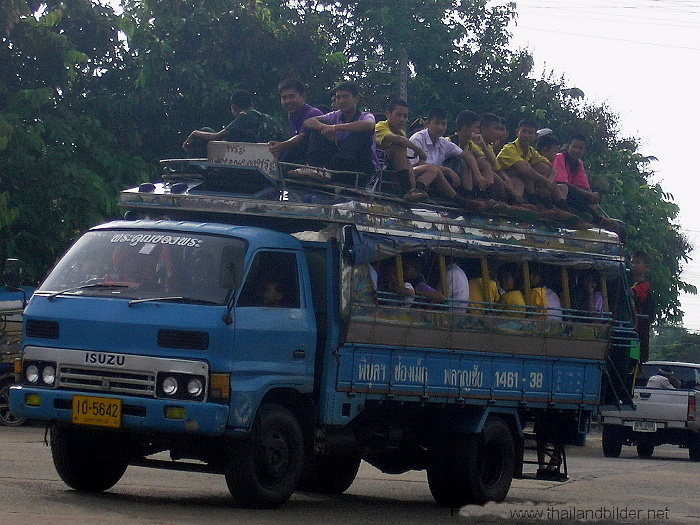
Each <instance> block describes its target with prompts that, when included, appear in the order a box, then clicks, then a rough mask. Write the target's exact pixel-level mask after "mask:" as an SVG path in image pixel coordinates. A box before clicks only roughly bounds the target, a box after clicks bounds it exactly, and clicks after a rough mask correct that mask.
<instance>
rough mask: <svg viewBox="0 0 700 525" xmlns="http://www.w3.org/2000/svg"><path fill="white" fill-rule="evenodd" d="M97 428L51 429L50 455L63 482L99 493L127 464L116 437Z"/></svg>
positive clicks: (107, 486) (119, 477)
mask: <svg viewBox="0 0 700 525" xmlns="http://www.w3.org/2000/svg"><path fill="white" fill-rule="evenodd" d="M108 437H109V436H107V435H106V434H105V433H103V432H100V431H97V430H83V429H78V428H72V427H53V428H52V429H51V456H52V457H53V464H54V466H55V467H56V472H58V475H59V476H60V477H61V479H62V480H63V482H64V483H65V484H66V485H68V486H69V487H71V488H72V489H75V490H77V491H80V492H102V491H104V490H107V489H109V488H111V487H113V486H114V485H115V484H116V483H117V481H119V480H120V479H121V477H122V476H123V475H124V472H125V471H126V467H127V466H128V461H127V459H126V456H125V454H124V453H123V451H122V450H121V449H120V448H119V446H118V445H117V443H118V440H117V439H108Z"/></svg>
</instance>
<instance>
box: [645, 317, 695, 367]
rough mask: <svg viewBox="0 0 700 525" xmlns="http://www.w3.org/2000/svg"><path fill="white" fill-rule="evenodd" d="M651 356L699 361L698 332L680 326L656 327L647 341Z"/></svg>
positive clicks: (691, 361) (660, 358)
mask: <svg viewBox="0 0 700 525" xmlns="http://www.w3.org/2000/svg"><path fill="white" fill-rule="evenodd" d="M649 348H650V353H651V358H652V359H656V360H663V361H683V362H686V363H700V334H698V333H692V332H688V331H687V330H686V329H685V328H683V327H682V326H677V325H662V326H659V327H657V328H656V329H655V330H654V333H653V334H652V337H651V339H650V341H649Z"/></svg>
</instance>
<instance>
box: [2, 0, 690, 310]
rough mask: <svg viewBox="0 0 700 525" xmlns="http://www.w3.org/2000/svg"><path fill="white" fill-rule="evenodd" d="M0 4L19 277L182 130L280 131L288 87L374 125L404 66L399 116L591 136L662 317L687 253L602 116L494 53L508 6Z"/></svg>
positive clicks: (7, 238)
mask: <svg viewBox="0 0 700 525" xmlns="http://www.w3.org/2000/svg"><path fill="white" fill-rule="evenodd" d="M122 7H123V13H121V14H120V15H117V14H115V13H114V11H113V10H112V9H111V8H110V7H105V6H102V5H100V4H97V3H96V2H95V1H94V0H49V1H48V2H45V3H41V4H40V3H39V2H36V0H1V1H0V38H1V39H2V47H1V48H0V182H1V183H2V185H1V186H0V256H3V257H4V256H8V255H12V256H19V257H21V258H22V259H24V260H25V261H26V262H29V263H30V266H31V268H32V272H31V275H32V276H33V278H35V279H37V278H39V277H40V276H41V274H42V273H43V272H44V271H45V270H46V268H47V267H48V266H49V265H50V264H51V262H52V261H53V259H54V258H55V257H56V255H58V254H59V253H60V252H61V251H62V250H63V249H64V248H65V247H66V244H67V243H68V242H69V241H70V240H71V239H72V238H74V237H75V235H77V234H78V233H79V232H81V231H82V230H84V229H85V228H86V227H88V226H90V225H91V224H94V223H96V222H99V221H101V220H103V219H104V218H106V217H110V216H114V215H116V214H117V213H118V211H117V209H116V206H115V196H116V194H117V192H118V191H119V190H120V189H121V188H122V187H123V186H125V185H129V184H134V183H137V182H139V181H141V180H145V179H146V178H148V177H151V176H153V174H154V170H155V165H156V161H157V159H159V158H166V157H172V156H179V155H180V154H181V151H180V149H179V148H180V144H181V143H182V140H183V139H184V137H185V136H186V134H187V133H189V131H191V130H192V129H195V128H198V127H201V126H204V125H207V126H211V127H213V128H217V129H218V128H220V127H222V126H224V125H225V124H226V123H228V121H229V120H230V118H231V117H230V115H229V114H228V103H227V102H228V101H227V99H228V97H229V95H230V93H231V92H232V91H233V90H235V89H239V88H244V89H247V90H249V91H251V92H252V93H254V95H255V96H256V105H257V106H258V108H259V109H261V110H263V111H265V112H268V113H271V114H275V115H277V116H278V117H279V118H284V115H283V114H281V113H282V111H281V108H280V106H279V101H278V98H277V94H276V90H275V87H276V85H277V83H278V82H279V81H280V80H282V79H283V78H287V77H298V78H301V79H302V80H304V81H305V82H307V84H309V86H310V101H311V102H315V103H317V104H327V103H328V95H329V93H330V91H329V90H330V88H331V87H332V86H333V85H334V84H335V83H336V82H338V81H340V80H343V79H352V80H356V81H358V82H359V83H360V84H361V86H362V88H363V91H364V104H365V106H366V107H368V108H370V109H373V110H374V111H375V112H377V113H381V112H382V111H383V108H384V106H385V104H386V102H387V100H388V99H389V98H390V97H391V96H393V95H395V94H396V93H397V92H398V79H399V78H400V74H401V71H400V65H401V63H402V58H403V57H405V58H407V61H408V68H409V72H410V75H409V76H408V95H409V102H410V104H411V109H412V111H413V113H414V116H418V115H421V114H424V113H425V112H426V111H427V109H428V108H429V107H430V106H433V105H440V106H443V107H445V109H447V110H448V112H449V113H450V114H451V115H452V116H455V115H456V114H457V113H458V112H459V111H460V110H462V109H466V108H468V109H472V110H475V111H477V112H486V111H489V112H495V113H498V114H500V115H502V116H504V117H506V118H507V120H508V122H509V124H510V128H511V131H512V130H513V129H514V128H515V125H516V124H517V122H518V121H519V120H520V119H521V118H523V117H534V118H536V119H537V120H538V121H539V122H540V123H541V124H542V125H543V126H545V125H546V126H547V127H551V128H553V129H554V130H555V131H556V133H557V134H558V135H559V136H561V137H566V136H567V135H568V134H569V133H571V132H573V131H577V132H583V133H585V134H586V135H588V136H589V137H590V138H591V142H590V145H589V155H588V158H587V165H588V167H589V173H590V175H591V177H592V180H593V183H594V185H595V186H596V188H597V189H601V190H602V191H603V193H604V200H603V205H604V207H605V209H607V210H608V211H609V213H610V214H611V215H612V216H616V217H620V218H622V219H623V220H625V222H626V223H627V224H628V226H629V237H628V238H629V243H628V247H629V249H630V251H633V250H637V249H643V250H645V251H647V252H648V253H650V255H651V257H652V261H653V263H654V265H653V267H654V269H653V281H654V286H655V289H656V290H657V292H658V295H659V306H660V311H661V312H662V313H663V314H664V315H665V316H667V317H668V318H671V319H677V318H678V317H679V315H680V311H679V310H678V306H679V304H678V293H679V290H692V287H691V286H689V285H687V284H685V283H683V282H681V280H680V270H681V264H682V262H683V261H685V260H686V259H687V257H688V254H689V252H690V248H691V247H690V246H689V244H688V241H687V239H686V238H685V236H684V235H683V234H682V233H681V231H680V229H679V227H678V225H677V223H676V222H675V220H676V218H677V214H678V208H677V206H676V205H675V204H674V203H673V200H672V197H671V196H670V195H668V194H666V193H664V192H663V189H662V188H661V187H660V186H659V185H658V184H656V183H654V182H653V172H652V171H651V169H650V162H651V161H652V158H651V157H645V156H643V155H641V154H640V152H639V151H638V150H639V148H638V144H637V142H636V141H635V140H634V139H628V138H623V137H620V135H619V131H618V129H617V120H616V116H615V115H614V113H613V112H612V111H610V109H609V108H607V107H605V106H594V105H590V104H588V103H587V102H586V99H585V95H584V94H583V93H582V92H581V91H580V90H578V89H576V88H575V87H572V86H568V85H567V83H566V80H565V79H563V78H553V77H552V76H542V77H541V78H536V77H535V76H534V75H533V72H532V67H533V61H532V57H531V56H530V55H529V54H528V53H527V52H525V51H514V50H511V49H509V48H508V44H509V37H510V35H509V33H508V25H509V24H510V23H511V22H512V21H513V19H514V17H515V16H516V8H515V4H514V3H511V4H503V3H499V4H498V5H495V4H494V3H493V2H488V1H487V0H425V1H424V2H415V1H413V0H383V1H381V2H376V1H374V0H332V1H331V0H295V1H294V2H290V1H288V0H246V1H241V0H168V1H165V0H123V3H122Z"/></svg>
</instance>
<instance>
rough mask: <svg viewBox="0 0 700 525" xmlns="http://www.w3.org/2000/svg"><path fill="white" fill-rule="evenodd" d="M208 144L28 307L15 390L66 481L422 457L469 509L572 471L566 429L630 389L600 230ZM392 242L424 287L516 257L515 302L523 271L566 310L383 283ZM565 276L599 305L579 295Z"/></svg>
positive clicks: (311, 483) (270, 489)
mask: <svg viewBox="0 0 700 525" xmlns="http://www.w3.org/2000/svg"><path fill="white" fill-rule="evenodd" d="M225 147H226V148H228V153H229V154H230V155H234V160H233V161H229V162H227V161H226V159H224V160H222V159H219V158H217V159H215V160H216V162H212V159H211V158H210V159H209V160H207V159H201V160H190V161H167V162H165V163H164V166H165V171H164V179H163V180H162V181H160V182H156V183H152V184H150V183H149V184H143V185H141V186H140V187H138V188H132V189H129V190H126V191H124V192H122V194H121V196H120V203H121V206H122V207H123V208H124V209H125V210H126V216H125V217H126V218H125V219H124V220H118V221H114V222H110V223H107V224H103V225H100V226H96V227H94V228H92V229H91V230H89V231H88V232H87V233H85V235H84V236H83V237H81V238H80V239H79V240H78V241H77V242H76V243H75V245H74V246H73V247H71V248H70V250H69V251H68V252H67V253H66V255H65V256H64V257H63V258H62V259H61V260H60V261H59V262H58V263H57V265H56V266H55V268H54V269H53V270H52V272H51V273H50V274H49V276H48V277H47V279H46V280H45V282H44V283H43V284H42V285H41V286H40V287H39V288H38V290H37V291H36V293H35V294H34V296H33V297H32V299H31V301H30V303H29V305H28V306H27V309H26V311H25V318H24V343H23V344H24V347H23V350H22V356H21V359H20V360H19V361H18V364H17V367H16V369H17V375H18V380H19V383H20V384H19V385H18V386H13V387H12V388H11V390H10V398H11V408H12V411H13V413H14V414H16V416H17V417H27V418H32V419H35V420H39V421H44V422H46V423H47V424H48V425H49V427H50V431H51V432H50V446H51V451H52V456H53V460H54V464H55V467H56V469H57V472H58V474H59V475H60V477H61V478H62V480H63V481H64V482H65V483H66V484H67V485H69V486H70V487H72V488H73V489H76V490H78V491H86V492H93V491H103V490H107V489H109V488H111V487H112V486H113V485H115V484H116V483H117V482H118V481H119V479H120V478H121V477H122V475H123V474H124V472H125V470H126V469H127V467H128V466H130V465H134V466H145V467H154V468H162V469H178V470H186V471H195V472H213V473H221V474H223V475H224V476H225V479H226V482H227V484H228V487H229V489H230V492H231V495H232V497H233V499H234V500H235V503H236V504H237V505H240V506H245V507H254V508H270V507H278V506H280V505H282V504H284V503H285V502H286V501H287V500H288V499H289V498H290V496H291V495H292V494H293V492H294V491H295V490H306V491H317V492H324V493H336V494H337V493H342V492H344V491H345V490H346V489H347V488H348V487H349V486H350V485H351V483H352V482H353V480H354V478H355V476H356V473H357V470H358V467H359V464H360V461H361V460H365V461H367V462H369V463H370V464H372V465H374V466H375V467H377V468H378V469H380V470H381V471H383V472H386V473H402V472H406V471H408V470H413V469H419V470H420V469H425V470H427V476H428V483H429V487H430V490H431V493H432V494H433V496H434V497H435V500H436V501H437V502H438V503H439V504H440V505H445V506H451V507H457V506H462V505H465V504H484V503H485V502H487V501H502V500H503V499H505V498H506V496H507V493H508V490H509V488H510V485H511V481H512V479H513V478H514V477H520V478H523V477H525V478H526V477H533V475H534V474H535V473H533V472H531V471H530V470H529V468H530V467H529V466H528V465H530V464H534V465H537V472H536V474H537V475H538V476H539V475H540V474H542V475H543V476H544V477H546V479H553V480H562V479H566V475H567V471H566V455H565V451H566V448H565V447H566V446H567V445H570V444H579V445H580V444H582V443H583V442H584V440H585V435H586V432H587V431H588V428H589V424H590V421H591V419H592V418H594V417H595V416H596V415H597V413H598V411H599V410H600V409H601V407H608V408H612V407H615V408H619V407H623V406H629V405H630V404H631V395H630V391H631V382H632V377H633V375H632V373H631V372H632V370H633V369H634V365H635V364H636V361H635V351H636V350H638V344H637V338H636V335H635V333H634V331H633V328H634V322H633V311H632V306H631V303H630V298H629V292H628V289H629V288H628V284H627V282H626V277H625V271H624V260H623V253H622V245H621V243H620V241H619V239H618V238H617V236H616V235H615V234H612V233H610V232H606V231H602V230H592V229H588V230H571V229H567V228H563V227H561V225H558V224H556V223H546V222H542V223H538V222H532V221H531V222H524V221H517V220H513V219H509V218H504V217H501V216H489V217H476V216H471V215H466V214H463V213H461V212H460V211H459V210H455V209H454V208H451V207H449V206H445V205H444V204H443V203H439V202H434V203H422V204H421V205H420V206H416V205H413V206H411V205H409V204H407V203H404V202H402V201H401V200H400V199H397V198H395V197H392V195H391V194H390V193H389V192H388V190H387V191H384V192H380V191H377V188H375V189H374V191H370V192H368V191H366V190H365V189H364V188H363V181H361V180H359V179H358V178H357V177H356V178H355V179H354V180H353V177H352V176H348V174H341V176H339V177H338V179H337V180H335V176H334V177H332V178H331V179H330V180H329V181H328V182H326V183H319V182H307V181H292V180H288V179H286V178H285V177H283V176H280V175H279V174H278V173H277V172H276V171H275V169H276V168H275V169H268V168H269V165H268V164H265V163H264V162H257V163H256V162H252V163H251V162H249V161H246V158H249V157H250V155H249V154H248V157H246V155H244V154H241V152H242V151H243V150H245V149H246V146H245V145H233V146H231V145H226V146H225ZM236 148H238V149H237V150H236ZM231 149H233V150H236V151H233V153H231ZM239 154H240V155H239ZM236 155H239V157H236ZM236 159H238V160H236ZM408 257H419V258H421V260H422V261H424V262H425V266H424V271H425V275H424V277H425V280H426V282H430V283H432V285H433V286H434V287H435V288H437V289H442V290H447V288H446V272H447V270H446V269H447V268H448V266H449V265H452V264H457V265H460V266H461V267H462V268H465V269H466V272H465V274H466V275H467V276H468V277H469V278H470V281H469V283H470V286H471V287H472V288H475V287H477V286H479V285H480V283H490V282H491V279H492V277H493V273H494V271H495V269H496V268H497V267H498V266H499V265H503V264H506V263H508V264H510V265H515V266H516V267H517V268H518V269H519V272H520V273H521V277H522V278H523V280H524V282H523V286H524V290H525V294H524V295H525V297H528V296H529V294H528V292H530V291H531V289H530V288H534V284H533V283H532V282H531V279H534V277H532V274H533V271H532V268H533V265H537V266H538V268H539V269H544V270H546V273H547V275H548V276H549V277H550V281H552V282H551V283H550V285H551V287H552V288H554V289H556V290H558V294H559V297H560V298H561V306H560V308H559V310H558V312H554V313H553V312H552V311H544V310H542V309H541V308H540V309H538V308H536V307H535V306H534V305H531V304H528V305H526V306H523V307H522V309H520V310H518V309H514V308H511V307H509V306H507V305H503V304H502V303H499V302H497V297H495V295H494V293H492V292H491V290H492V285H491V284H486V285H483V290H484V293H483V297H480V298H476V297H471V296H470V299H469V301H468V302H466V303H463V304H457V301H453V300H450V299H449V298H447V299H446V300H445V301H444V302H442V303H439V304H438V303H425V302H420V301H418V300H416V301H414V302H412V303H408V302H407V301H406V298H405V297H403V296H399V295H397V294H396V293H393V292H392V291H391V290H390V289H389V290H387V289H386V287H385V286H384V283H383V282H382V280H383V277H382V273H383V272H384V271H385V270H386V269H387V268H388V269H390V270H391V271H395V272H397V273H398V279H399V281H403V280H404V277H403V275H402V272H403V270H404V262H405V259H406V258H408ZM583 272H589V273H591V272H594V273H595V275H596V276H597V277H596V279H598V280H597V282H596V287H597V289H598V290H599V293H600V294H601V297H602V298H603V300H604V307H603V308H602V309H601V311H596V312H590V311H584V310H580V309H576V302H575V296H576V292H577V289H576V288H577V282H578V278H579V276H580V275H582V273H583ZM377 273H379V274H380V275H379V277H378V278H377ZM493 286H495V284H494V285H493ZM496 293H497V292H496ZM446 295H447V294H446ZM164 452H167V453H169V456H170V457H169V459H164V458H163V453H164ZM533 458H534V459H533ZM533 468H534V467H533Z"/></svg>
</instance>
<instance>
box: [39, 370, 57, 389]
mask: <svg viewBox="0 0 700 525" xmlns="http://www.w3.org/2000/svg"><path fill="white" fill-rule="evenodd" d="M41 380H42V381H43V382H44V384H45V385H48V386H52V385H53V383H54V381H56V369H55V368H54V367H53V366H51V365H46V366H45V367H44V369H43V370H42V371H41Z"/></svg>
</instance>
